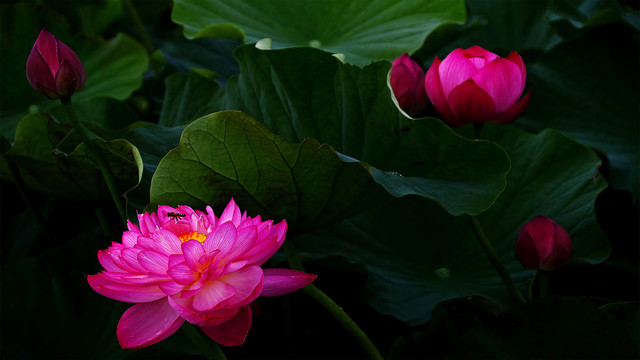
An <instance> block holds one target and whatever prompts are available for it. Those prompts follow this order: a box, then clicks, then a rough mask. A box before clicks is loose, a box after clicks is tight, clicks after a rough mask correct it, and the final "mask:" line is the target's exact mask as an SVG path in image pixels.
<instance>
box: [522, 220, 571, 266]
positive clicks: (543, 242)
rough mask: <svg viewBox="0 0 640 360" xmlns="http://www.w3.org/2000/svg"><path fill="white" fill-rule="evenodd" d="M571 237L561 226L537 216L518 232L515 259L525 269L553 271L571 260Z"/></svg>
mask: <svg viewBox="0 0 640 360" xmlns="http://www.w3.org/2000/svg"><path fill="white" fill-rule="evenodd" d="M572 254H573V248H572V246H571V237H570V236H569V234H568V233H567V231H566V230H565V229H563V228H562V226H560V225H558V224H556V223H555V222H554V221H553V220H551V219H549V218H548V217H546V216H542V215H538V216H536V217H535V218H533V220H531V221H529V222H528V223H527V224H526V225H525V226H523V227H522V229H521V230H520V234H518V241H517V242H516V257H517V258H518V260H519V261H520V263H522V266H524V267H525V268H527V269H541V270H545V271H554V270H556V269H558V268H560V267H562V266H564V265H566V264H567V263H568V262H569V260H570V259H571V255H572Z"/></svg>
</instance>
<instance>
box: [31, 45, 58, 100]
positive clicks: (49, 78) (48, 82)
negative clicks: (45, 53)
mask: <svg viewBox="0 0 640 360" xmlns="http://www.w3.org/2000/svg"><path fill="white" fill-rule="evenodd" d="M27 80H28V81H29V84H31V86H32V87H33V88H34V89H36V90H38V89H37V85H38V83H39V84H40V86H42V87H45V88H47V89H48V90H49V91H50V92H51V93H52V94H53V96H55V97H57V95H56V94H55V92H54V89H55V83H54V81H53V74H52V73H51V69H49V65H48V64H47V62H46V61H45V59H44V58H43V57H42V55H41V54H40V52H39V51H38V48H37V47H36V46H35V45H34V46H33V48H32V49H31V53H30V54H29V57H28V58H27ZM38 91H40V90H38ZM40 92H42V91H40ZM48 97H50V96H48Z"/></svg>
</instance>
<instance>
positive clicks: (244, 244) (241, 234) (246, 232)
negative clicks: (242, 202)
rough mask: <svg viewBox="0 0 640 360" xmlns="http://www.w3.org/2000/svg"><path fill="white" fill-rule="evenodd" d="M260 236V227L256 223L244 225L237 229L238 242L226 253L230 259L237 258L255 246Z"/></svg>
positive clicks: (226, 256) (226, 257)
mask: <svg viewBox="0 0 640 360" xmlns="http://www.w3.org/2000/svg"><path fill="white" fill-rule="evenodd" d="M257 238H258V228H257V227H256V226H254V225H251V226H247V227H244V228H242V229H240V230H238V231H237V237H236V243H235V245H234V246H233V248H232V249H231V250H230V251H229V252H228V253H227V254H226V255H225V259H227V260H228V261H233V260H235V259H236V258H237V257H238V256H241V255H243V254H244V253H246V252H247V251H249V249H251V248H252V247H253V245H254V244H255V243H256V240H257Z"/></svg>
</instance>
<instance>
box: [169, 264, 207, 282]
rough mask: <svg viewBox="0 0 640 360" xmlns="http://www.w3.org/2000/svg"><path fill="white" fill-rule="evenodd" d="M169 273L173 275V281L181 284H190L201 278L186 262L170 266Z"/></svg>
mask: <svg viewBox="0 0 640 360" xmlns="http://www.w3.org/2000/svg"><path fill="white" fill-rule="evenodd" d="M167 274H169V276H171V279H173V281H175V282H177V283H178V284H181V285H189V284H191V283H193V282H195V281H198V279H199V277H198V273H197V272H195V271H193V270H191V268H189V266H187V264H186V263H185V262H181V263H180V264H177V265H174V266H172V267H170V268H169V270H167Z"/></svg>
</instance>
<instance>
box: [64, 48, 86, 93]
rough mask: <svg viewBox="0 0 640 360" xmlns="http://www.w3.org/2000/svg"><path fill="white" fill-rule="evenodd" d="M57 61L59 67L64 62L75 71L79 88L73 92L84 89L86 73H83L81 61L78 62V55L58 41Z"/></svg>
mask: <svg viewBox="0 0 640 360" xmlns="http://www.w3.org/2000/svg"><path fill="white" fill-rule="evenodd" d="M58 60H59V61H60V66H62V64H63V63H64V62H65V61H68V62H69V65H71V67H72V68H73V69H75V71H76V72H77V74H78V83H79V87H78V88H76V90H75V91H78V90H80V89H82V88H83V87H84V83H85V82H86V81H87V72H86V71H85V69H84V66H83V65H82V61H80V58H79V57H78V55H76V53H75V52H74V51H73V50H72V49H71V48H70V47H68V46H67V44H65V43H63V42H62V41H60V40H58ZM59 71H60V70H58V72H59Z"/></svg>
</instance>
